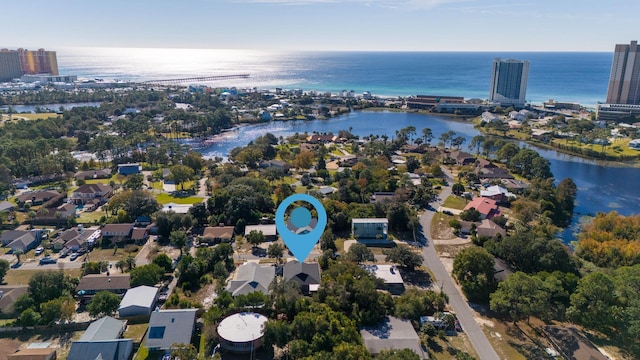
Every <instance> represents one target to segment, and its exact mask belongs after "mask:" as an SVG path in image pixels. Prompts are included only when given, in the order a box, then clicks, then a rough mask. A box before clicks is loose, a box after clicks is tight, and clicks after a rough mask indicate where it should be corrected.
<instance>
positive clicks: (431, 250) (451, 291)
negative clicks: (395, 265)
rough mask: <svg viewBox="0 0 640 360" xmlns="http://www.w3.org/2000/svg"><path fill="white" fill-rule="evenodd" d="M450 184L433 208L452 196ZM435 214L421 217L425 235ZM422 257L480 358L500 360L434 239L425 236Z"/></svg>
mask: <svg viewBox="0 0 640 360" xmlns="http://www.w3.org/2000/svg"><path fill="white" fill-rule="evenodd" d="M447 181H448V182H449V186H447V187H444V189H443V190H442V193H441V194H440V199H439V200H438V201H437V203H435V204H432V205H433V208H436V209H437V208H438V206H439V205H440V204H441V203H442V202H443V201H444V200H445V199H446V198H447V197H448V196H449V195H451V184H452V182H453V179H447ZM434 214H435V212H433V211H430V210H427V211H426V212H425V213H424V214H423V215H422V216H421V217H420V223H421V224H422V229H423V232H424V233H423V235H428V234H431V220H432V219H433V215H434ZM422 256H423V257H424V262H425V266H427V267H428V268H429V269H430V270H431V272H433V275H434V276H435V281H436V282H437V284H438V285H439V286H442V291H444V293H445V294H447V295H448V296H449V305H451V308H452V309H453V311H454V312H455V314H456V316H457V318H458V320H460V325H462V329H463V330H464V331H465V332H466V333H467V336H468V337H469V340H470V341H471V344H472V345H473V347H474V348H475V349H476V352H477V353H478V356H479V357H480V359H482V360H494V359H495V360H498V359H500V358H499V357H498V354H497V353H496V352H495V350H494V349H493V347H492V346H491V343H489V340H488V339H487V337H486V336H485V334H484V332H482V329H481V328H480V326H479V325H478V324H477V323H476V321H475V319H474V318H473V313H472V310H471V308H470V307H469V304H468V303H467V301H466V299H465V298H464V297H463V296H462V294H460V291H459V290H458V288H457V287H456V286H455V285H454V282H453V281H454V280H453V278H452V277H451V274H449V272H448V271H447V270H446V269H445V267H444V265H442V262H441V261H440V257H439V256H438V253H437V252H436V249H435V246H434V243H433V240H432V239H429V236H425V246H424V247H423V250H422Z"/></svg>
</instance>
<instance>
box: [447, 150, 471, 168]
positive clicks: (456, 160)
mask: <svg viewBox="0 0 640 360" xmlns="http://www.w3.org/2000/svg"><path fill="white" fill-rule="evenodd" d="M443 162H445V163H453V164H456V165H470V164H474V163H475V162H476V158H475V156H473V155H472V154H469V153H467V152H464V151H460V150H456V151H452V152H450V153H445V154H444V158H443Z"/></svg>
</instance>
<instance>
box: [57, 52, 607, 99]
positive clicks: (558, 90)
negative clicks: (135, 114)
mask: <svg viewBox="0 0 640 360" xmlns="http://www.w3.org/2000/svg"><path fill="white" fill-rule="evenodd" d="M496 57H500V58H514V59H521V60H529V61H530V62H531V68H530V71H529V82H528V88H527V100H529V101H530V102H533V103H542V102H543V101H546V100H548V99H550V98H552V99H555V100H559V101H571V102H580V103H582V104H584V105H587V106H595V104H596V103H597V102H598V101H604V100H605V97H606V93H607V82H608V78H609V72H610V69H611V60H612V57H613V54H612V53H608V52H513V53H504V52H269V51H257V50H207V49H124V48H68V49H58V65H59V68H60V73H61V74H69V75H78V76H80V77H84V78H90V79H93V78H102V79H120V80H135V81H143V80H154V79H173V78H188V77H196V76H205V75H223V74H249V75H250V78H249V79H243V80H230V81H226V82H214V83H209V85H211V86H221V87H222V86H236V87H238V88H253V87H257V88H259V89H275V88H276V87H281V88H285V89H294V88H301V89H303V90H316V91H323V92H324V91H332V92H338V91H341V90H354V91H355V92H356V93H362V92H364V91H370V92H371V93H373V94H375V95H381V96H408V95H417V94H423V95H452V96H463V97H465V98H481V99H485V98H487V97H488V96H489V82H490V77H491V63H492V61H493V59H494V58H496Z"/></svg>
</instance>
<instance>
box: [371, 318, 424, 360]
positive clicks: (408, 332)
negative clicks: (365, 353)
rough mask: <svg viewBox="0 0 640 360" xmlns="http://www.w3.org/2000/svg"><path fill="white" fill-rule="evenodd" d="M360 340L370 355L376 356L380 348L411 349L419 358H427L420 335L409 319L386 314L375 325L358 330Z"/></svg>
mask: <svg viewBox="0 0 640 360" xmlns="http://www.w3.org/2000/svg"><path fill="white" fill-rule="evenodd" d="M360 336H362V342H363V343H364V346H365V347H366V348H367V350H369V352H370V353H371V355H373V356H377V355H378V354H380V352H381V351H382V350H392V349H398V350H402V349H411V350H413V351H414V352H415V353H416V354H418V356H419V357H420V359H428V358H429V356H428V355H427V354H426V353H425V352H424V350H423V349H422V346H421V345H420V337H418V334H417V333H416V330H415V329H414V328H413V325H411V322H410V321H409V320H401V319H398V318H395V317H392V316H388V317H386V318H385V319H384V321H382V322H381V323H379V324H378V325H375V326H370V327H366V328H363V329H362V330H360Z"/></svg>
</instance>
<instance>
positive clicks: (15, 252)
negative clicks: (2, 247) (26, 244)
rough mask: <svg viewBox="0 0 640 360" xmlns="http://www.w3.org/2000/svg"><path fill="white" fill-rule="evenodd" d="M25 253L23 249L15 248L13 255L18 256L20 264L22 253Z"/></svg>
mask: <svg viewBox="0 0 640 360" xmlns="http://www.w3.org/2000/svg"><path fill="white" fill-rule="evenodd" d="M22 254H24V251H22V249H15V250H14V251H13V255H15V256H16V258H18V264H20V255H22Z"/></svg>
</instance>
